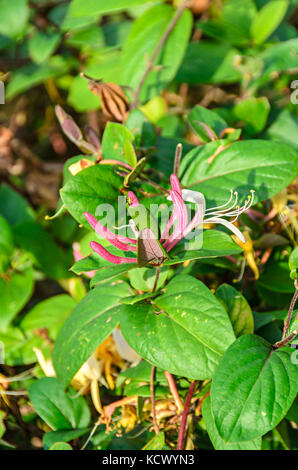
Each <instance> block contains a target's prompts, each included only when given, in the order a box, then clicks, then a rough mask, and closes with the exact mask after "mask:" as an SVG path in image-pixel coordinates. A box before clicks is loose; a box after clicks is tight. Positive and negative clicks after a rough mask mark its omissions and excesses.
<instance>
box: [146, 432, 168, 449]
mask: <svg viewBox="0 0 298 470" xmlns="http://www.w3.org/2000/svg"><path fill="white" fill-rule="evenodd" d="M164 445H165V433H164V432H163V431H161V432H159V433H158V434H157V435H156V436H154V437H153V439H151V440H150V441H149V442H147V444H146V445H145V446H144V447H143V449H142V450H162V449H163V448H164Z"/></svg>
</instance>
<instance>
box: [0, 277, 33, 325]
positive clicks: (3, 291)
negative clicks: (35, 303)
mask: <svg viewBox="0 0 298 470" xmlns="http://www.w3.org/2000/svg"><path fill="white" fill-rule="evenodd" d="M32 292H33V272H32V269H31V268H30V269H27V270H25V271H23V272H20V273H18V272H14V273H12V274H11V275H9V278H7V279H6V278H5V279H2V278H0V311H1V315H0V330H5V329H6V328H7V327H8V325H9V323H10V322H11V321H12V319H13V318H14V317H15V316H16V314H17V313H18V312H19V311H20V310H21V309H22V308H23V307H24V305H25V304H26V303H27V301H28V300H29V299H30V297H31V295H32Z"/></svg>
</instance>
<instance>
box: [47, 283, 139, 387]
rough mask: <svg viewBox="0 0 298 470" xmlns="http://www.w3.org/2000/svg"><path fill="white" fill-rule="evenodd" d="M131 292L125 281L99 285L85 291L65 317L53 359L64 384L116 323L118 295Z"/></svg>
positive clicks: (118, 313)
mask: <svg viewBox="0 0 298 470" xmlns="http://www.w3.org/2000/svg"><path fill="white" fill-rule="evenodd" d="M129 294H130V291H129V287H128V286H127V284H121V285H120V284H119V285H117V287H116V286H99V287H96V288H95V289H93V290H91V291H90V292H88V294H87V295H86V297H84V299H83V300H82V301H81V302H79V303H78V305H77V306H76V307H75V309H74V310H73V311H72V313H71V315H70V317H69V318H68V319H67V320H66V322H65V324H64V325H63V327H62V328H61V330H60V332H59V335H58V337H57V340H56V343H55V347H54V351H53V361H54V367H55V370H56V372H57V376H58V378H59V379H60V381H61V383H63V385H67V384H68V383H69V382H70V380H71V379H72V377H73V376H74V374H75V373H76V372H77V371H78V370H79V368H80V367H81V366H82V365H83V364H84V362H86V361H87V359H88V358H89V357H90V356H91V354H92V353H93V352H94V350H95V349H96V347H97V346H99V345H100V344H101V343H102V342H103V341H104V340H105V339H106V337H107V336H108V335H109V334H110V333H111V332H112V331H113V329H114V328H115V327H116V325H117V323H119V315H120V313H121V310H122V308H123V307H122V306H121V305H120V303H121V298H122V297H127V296H128V295H129Z"/></svg>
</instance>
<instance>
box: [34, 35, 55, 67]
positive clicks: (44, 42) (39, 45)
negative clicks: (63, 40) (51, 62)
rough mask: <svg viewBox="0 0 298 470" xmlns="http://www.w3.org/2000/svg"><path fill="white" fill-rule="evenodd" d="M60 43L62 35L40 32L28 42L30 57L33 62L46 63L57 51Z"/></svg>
mask: <svg viewBox="0 0 298 470" xmlns="http://www.w3.org/2000/svg"><path fill="white" fill-rule="evenodd" d="M59 41H60V33H57V32H54V31H52V32H50V31H49V32H47V31H45V32H44V31H39V32H37V33H35V34H34V36H32V37H31V38H30V39H29V41H28V49H29V55H30V57H31V59H32V60H33V62H36V63H37V64H40V63H42V62H44V61H46V60H47V59H48V58H49V57H50V56H51V55H52V54H53V52H54V51H55V49H56V48H57V46H58V44H59Z"/></svg>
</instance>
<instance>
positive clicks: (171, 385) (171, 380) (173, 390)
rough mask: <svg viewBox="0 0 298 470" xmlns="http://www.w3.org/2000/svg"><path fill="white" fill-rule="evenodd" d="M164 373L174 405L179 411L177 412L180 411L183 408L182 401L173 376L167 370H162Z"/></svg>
mask: <svg viewBox="0 0 298 470" xmlns="http://www.w3.org/2000/svg"><path fill="white" fill-rule="evenodd" d="M164 374H165V377H166V379H167V381H168V384H169V389H170V392H171V394H172V396H173V398H174V402H175V405H176V407H177V410H178V411H179V413H181V411H182V410H183V403H182V401H181V398H180V395H179V393H178V390H177V387H176V384H175V380H174V377H173V376H172V374H170V372H167V371H166V370H165V371H164Z"/></svg>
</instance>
